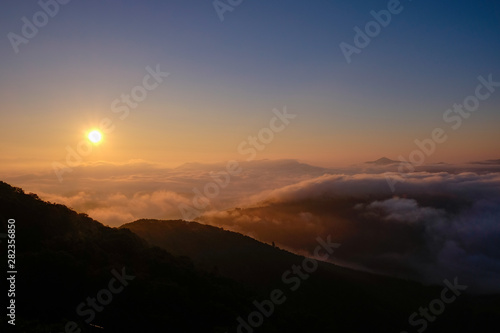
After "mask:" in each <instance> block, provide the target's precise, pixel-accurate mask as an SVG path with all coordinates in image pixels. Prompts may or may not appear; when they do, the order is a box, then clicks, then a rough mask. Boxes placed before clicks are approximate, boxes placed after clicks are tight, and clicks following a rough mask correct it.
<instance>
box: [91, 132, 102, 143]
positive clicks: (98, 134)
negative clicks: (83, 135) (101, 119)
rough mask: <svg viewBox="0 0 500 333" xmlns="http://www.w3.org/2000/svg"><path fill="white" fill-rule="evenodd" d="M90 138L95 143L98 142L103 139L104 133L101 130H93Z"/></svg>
mask: <svg viewBox="0 0 500 333" xmlns="http://www.w3.org/2000/svg"><path fill="white" fill-rule="evenodd" d="M88 138H89V140H90V141H92V142H93V143H98V142H100V141H101V140H102V134H101V132H99V131H92V132H90V133H89V135H88Z"/></svg>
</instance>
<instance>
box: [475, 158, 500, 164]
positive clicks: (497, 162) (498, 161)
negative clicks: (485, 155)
mask: <svg viewBox="0 0 500 333" xmlns="http://www.w3.org/2000/svg"><path fill="white" fill-rule="evenodd" d="M472 164H484V165H500V159H498V160H486V161H477V162H472Z"/></svg>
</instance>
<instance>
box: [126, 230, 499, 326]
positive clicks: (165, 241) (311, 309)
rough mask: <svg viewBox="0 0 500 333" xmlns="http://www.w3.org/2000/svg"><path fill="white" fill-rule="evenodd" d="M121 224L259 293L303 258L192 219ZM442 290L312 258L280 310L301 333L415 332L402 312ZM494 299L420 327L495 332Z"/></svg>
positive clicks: (466, 304)
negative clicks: (304, 276) (311, 268)
mask: <svg viewBox="0 0 500 333" xmlns="http://www.w3.org/2000/svg"><path fill="white" fill-rule="evenodd" d="M121 228H127V229H130V230H132V231H133V232H134V233H136V234H138V235H139V236H141V237H142V238H143V239H145V240H147V241H148V242H149V243H150V244H152V245H156V246H159V247H161V248H163V249H166V250H167V251H169V252H171V253H174V254H176V255H185V256H189V257H191V258H192V259H193V261H194V263H195V264H196V265H197V266H198V267H203V268H205V269H209V270H213V271H216V272H218V273H219V274H221V275H223V276H226V277H230V278H233V279H235V280H237V281H239V282H241V283H243V284H245V285H246V286H247V287H249V288H253V289H256V290H257V293H258V294H261V295H265V291H266V290H267V291H271V290H273V289H274V288H282V289H287V286H286V283H285V282H284V281H283V273H285V272H287V271H289V270H290V268H291V267H292V266H294V265H297V266H300V264H301V263H302V262H303V260H304V258H303V257H300V256H297V255H295V254H292V253H289V252H287V251H283V250H280V249H278V248H275V247H274V246H271V245H268V244H265V243H261V242H259V241H256V240H255V239H252V238H250V237H247V236H244V235H241V234H239V233H235V232H231V231H226V230H224V229H221V228H217V227H213V226H208V225H204V224H200V223H196V222H186V221H179V220H177V221H160V220H139V221H136V222H132V223H128V224H125V225H123V226H122V227H121ZM334 255H335V254H334V253H333V256H334ZM452 278H453V277H450V279H452ZM458 281H459V280H458ZM443 288H444V285H443V286H434V287H424V286H422V285H420V284H417V283H414V282H410V281H404V280H399V279H394V278H389V277H383V276H379V275H373V274H368V273H363V272H359V271H354V270H351V269H346V268H342V267H338V266H336V265H333V264H330V263H326V262H319V267H318V269H317V270H315V271H314V272H312V273H311V274H309V277H308V278H307V279H304V280H302V282H301V285H300V287H299V288H298V289H297V290H296V291H294V292H292V293H290V297H289V298H288V300H287V302H286V303H285V304H283V305H280V309H281V310H283V312H285V313H287V314H292V317H291V318H287V320H292V321H295V320H296V321H299V322H300V323H297V322H296V325H297V326H300V327H304V328H303V331H307V330H306V328H307V327H308V326H307V325H310V326H309V328H311V327H315V329H314V330H310V332H323V330H324V329H325V328H326V327H328V328H330V327H331V329H332V330H331V331H332V332H333V331H337V332H391V331H394V332H400V331H402V330H404V329H407V330H408V332H412V330H413V331H414V332H417V329H422V328H423V327H424V324H423V321H422V319H421V318H422V317H421V316H418V317H414V318H413V319H414V322H416V321H418V320H419V319H420V321H419V324H418V325H413V326H411V325H410V324H409V323H408V319H409V316H410V315H412V314H413V313H414V312H415V311H417V312H419V309H420V307H423V308H425V307H428V306H429V303H431V302H432V301H434V300H435V299H436V298H439V297H440V295H441V292H442V290H443ZM261 299H262V297H261ZM499 300H500V298H499V297H498V296H491V297H476V298H472V297H469V296H467V295H465V294H462V295H460V296H459V298H458V299H457V300H456V302H454V303H452V304H450V305H449V306H448V308H447V309H446V311H445V312H444V313H443V314H441V315H440V316H439V320H438V319H437V317H436V318H432V319H435V321H434V322H432V323H431V322H430V321H429V322H428V328H427V329H426V331H427V332H469V331H471V332H472V331H476V330H477V329H479V328H481V329H482V330H481V331H482V332H496V331H497V328H496V327H495V319H494V318H495V316H497V315H498V314H500V309H499V306H500V302H499ZM435 303H436V302H435ZM284 318H286V316H284ZM305 318H309V320H307V323H308V324H304V320H305ZM313 318H314V320H313ZM398 329H399V330H398ZM326 331H328V330H326Z"/></svg>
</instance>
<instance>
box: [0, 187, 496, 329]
mask: <svg viewBox="0 0 500 333" xmlns="http://www.w3.org/2000/svg"><path fill="white" fill-rule="evenodd" d="M7 219H15V220H16V233H17V238H16V240H17V243H16V244H17V249H18V251H17V253H16V255H17V260H18V266H19V271H20V272H21V273H22V274H19V278H18V282H17V286H16V288H17V292H16V294H17V295H16V297H17V298H16V301H17V302H18V304H22V306H19V308H18V313H17V318H18V319H17V325H16V326H17V328H18V330H19V331H22V332H50V331H53V332H56V331H57V332H62V331H64V330H65V326H66V325H67V323H68V322H75V325H77V327H78V328H79V329H81V332H103V331H105V332H120V333H123V332H156V331H168V332H213V333H222V332H245V333H247V332H250V330H248V329H246V331H245V329H242V328H241V327H240V329H239V330H238V325H241V324H239V321H238V318H239V317H241V318H245V320H246V319H247V318H248V315H249V314H250V313H254V312H255V311H257V310H256V309H257V308H256V305H255V304H256V302H257V303H258V304H263V303H262V302H264V301H265V300H267V299H269V298H270V297H271V296H270V295H271V292H272V291H273V290H277V289H279V290H281V291H283V293H284V296H285V298H286V301H284V302H283V303H282V304H280V305H275V306H274V309H273V314H272V315H269V317H267V316H265V317H264V316H263V318H265V320H264V319H263V324H262V326H260V327H259V328H258V329H255V330H253V329H252V332H253V331H255V332H301V333H302V332H400V331H402V330H405V329H408V326H409V324H408V317H409V316H410V315H411V314H412V313H413V312H415V311H418V309H419V307H421V306H427V305H428V304H429V302H431V301H432V300H433V299H436V297H439V296H440V294H441V290H442V288H443V287H442V286H429V287H426V286H422V285H420V284H417V283H414V282H409V281H405V280H399V279H395V278H389V277H383V276H378V275H373V274H369V273H362V272H357V271H355V270H351V269H346V268H341V267H338V266H335V265H332V264H329V263H324V262H319V264H318V268H317V269H316V270H310V273H309V274H305V275H304V273H305V269H304V267H306V266H304V259H305V258H304V257H302V256H298V255H295V254H293V253H290V252H287V251H284V250H281V249H278V248H276V247H274V246H272V245H269V244H264V243H261V242H258V241H256V240H254V239H252V238H250V237H246V236H243V235H241V234H238V233H234V232H229V231H226V230H223V229H220V228H215V227H211V226H207V225H202V224H199V223H193V222H185V221H178V220H177V221H157V220H139V221H136V222H133V223H129V224H125V225H123V226H122V227H120V228H109V227H105V226H103V225H102V224H100V223H99V222H97V221H95V220H93V219H91V218H89V217H88V216H86V215H85V214H78V213H76V212H74V211H72V210H71V209H69V208H67V207H65V206H63V205H58V204H52V203H48V202H44V201H42V200H40V199H39V198H38V197H37V196H36V195H35V194H25V193H24V191H23V190H22V189H20V188H15V187H11V186H10V185H8V184H6V183H3V182H0V221H1V223H2V224H1V227H2V229H1V230H0V231H5V230H6V225H5V224H6V221H7ZM1 246H5V244H3V243H2V244H1ZM189 257H190V258H191V259H192V260H191V259H190V258H189ZM299 267H302V269H301V274H300V275H299V274H298V273H297V271H296V270H298V269H299ZM122 270H125V271H126V272H127V274H129V275H130V276H133V277H134V278H133V280H132V281H130V282H129V285H128V286H127V287H126V288H124V289H123V291H122V292H120V293H119V294H116V295H114V297H113V299H112V302H110V303H109V304H108V305H105V306H103V309H101V310H99V311H97V312H95V314H96V316H95V318H93V319H92V320H90V321H88V320H86V319H88V318H87V317H85V316H81V315H79V314H78V312H77V307H78V305H79V304H81V303H82V302H85V301H86V300H88V297H95V295H97V299H98V300H99V299H101V300H102V297H103V296H102V295H103V294H102V292H101V291H102V290H105V289H106V288H109V287H108V286H109V284H110V279H112V278H113V276H114V275H113V274H114V273H112V272H113V271H122ZM292 271H294V272H295V273H293V274H292ZM115 273H116V272H115ZM287 274H288V275H287ZM284 276H287V277H288V278H289V280H288V281H285V279H284ZM299 276H300V278H299ZM292 278H293V279H292ZM292 285H293V286H297V288H296V289H294V290H292V289H291V288H290V287H291V286H292ZM99 295H101V296H99ZM499 300H500V299H499V298H498V297H497V296H488V297H478V296H471V295H467V294H465V295H462V296H460V298H459V299H458V300H457V301H456V302H454V303H453V304H451V305H447V308H446V310H447V311H446V312H445V313H444V314H442V315H441V316H440V317H439V319H438V320H436V321H435V322H433V323H432V324H429V328H428V330H427V332H471V331H475V332H492V330H496V328H497V327H498V324H497V319H498V318H499V317H500V309H499V308H498V304H499ZM448 307H449V309H448ZM0 324H6V317H5V316H2V319H0ZM96 326H99V327H101V328H99V327H96ZM66 327H67V326H66Z"/></svg>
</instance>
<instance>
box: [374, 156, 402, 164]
mask: <svg viewBox="0 0 500 333" xmlns="http://www.w3.org/2000/svg"><path fill="white" fill-rule="evenodd" d="M365 163H366V164H376V165H390V164H395V163H400V162H399V161H394V160H391V159H389V158H387V157H382V158H379V159H378V160H376V161H369V162H365Z"/></svg>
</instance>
